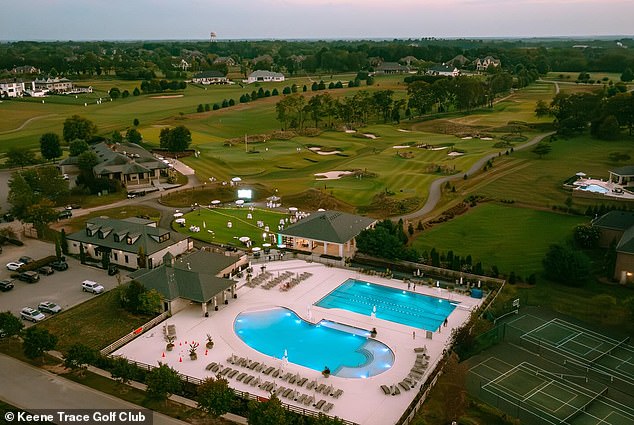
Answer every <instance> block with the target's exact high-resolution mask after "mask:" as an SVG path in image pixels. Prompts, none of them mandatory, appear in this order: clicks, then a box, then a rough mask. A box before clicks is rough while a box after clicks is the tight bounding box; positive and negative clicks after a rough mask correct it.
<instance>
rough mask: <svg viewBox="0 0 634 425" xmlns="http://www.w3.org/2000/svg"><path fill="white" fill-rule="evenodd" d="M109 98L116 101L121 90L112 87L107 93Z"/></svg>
mask: <svg viewBox="0 0 634 425" xmlns="http://www.w3.org/2000/svg"><path fill="white" fill-rule="evenodd" d="M108 94H109V95H110V97H111V98H113V99H118V98H119V97H120V96H121V90H119V88H118V87H113V88H111V89H110V91H109V92H108Z"/></svg>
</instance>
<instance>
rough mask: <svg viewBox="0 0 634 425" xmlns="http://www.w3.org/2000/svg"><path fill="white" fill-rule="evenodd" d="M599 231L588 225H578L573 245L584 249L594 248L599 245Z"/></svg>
mask: <svg viewBox="0 0 634 425" xmlns="http://www.w3.org/2000/svg"><path fill="white" fill-rule="evenodd" d="M600 237H601V229H599V228H598V227H595V226H592V225H589V224H580V225H578V226H577V227H575V233H574V239H575V243H576V244H577V245H578V246H580V247H581V248H584V249H592V248H596V247H597V246H598V245H599V238H600Z"/></svg>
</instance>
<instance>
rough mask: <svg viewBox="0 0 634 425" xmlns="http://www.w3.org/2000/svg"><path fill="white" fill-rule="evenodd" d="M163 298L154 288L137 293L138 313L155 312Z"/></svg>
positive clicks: (158, 309) (157, 310)
mask: <svg viewBox="0 0 634 425" xmlns="http://www.w3.org/2000/svg"><path fill="white" fill-rule="evenodd" d="M162 303H163V298H162V297H161V294H160V293H159V291H157V290H156V289H150V290H149V291H143V292H142V293H141V294H139V313H145V314H156V313H157V312H159V311H160V310H161V305H162Z"/></svg>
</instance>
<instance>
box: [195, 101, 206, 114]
mask: <svg viewBox="0 0 634 425" xmlns="http://www.w3.org/2000/svg"><path fill="white" fill-rule="evenodd" d="M196 112H199V113H200V112H205V107H204V106H203V104H202V103H199V104H198V108H196Z"/></svg>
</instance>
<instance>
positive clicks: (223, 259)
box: [130, 251, 249, 315]
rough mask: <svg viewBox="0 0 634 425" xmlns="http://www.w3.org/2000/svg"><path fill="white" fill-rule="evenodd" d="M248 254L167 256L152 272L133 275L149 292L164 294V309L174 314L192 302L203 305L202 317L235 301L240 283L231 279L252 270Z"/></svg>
mask: <svg viewBox="0 0 634 425" xmlns="http://www.w3.org/2000/svg"><path fill="white" fill-rule="evenodd" d="M248 265H249V262H248V259H247V256H246V255H244V254H243V255H223V254H217V253H212V252H206V251H197V252H195V253H193V254H189V255H185V256H182V257H181V258H180V259H178V260H177V259H175V258H174V256H173V255H170V254H166V255H165V256H164V257H163V262H162V264H161V266H159V267H156V268H154V269H152V270H148V269H141V270H137V271H135V272H133V273H131V274H130V277H131V278H132V279H134V280H136V281H138V282H140V283H141V284H142V285H143V286H144V287H145V288H146V289H148V290H150V289H154V290H156V291H158V293H159V294H161V298H162V299H163V306H164V309H165V310H166V311H169V312H170V313H171V314H175V313H176V312H178V311H180V310H182V309H184V308H185V307H187V306H189V305H190V304H191V303H199V304H200V305H201V307H202V314H203V315H206V314H207V307H208V305H210V306H211V308H213V309H214V310H218V305H220V304H228V303H229V300H230V299H232V298H235V294H236V282H235V281H234V280H232V279H231V277H232V276H233V275H234V274H236V273H239V272H240V271H241V270H243V269H244V268H246V267H248Z"/></svg>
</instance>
